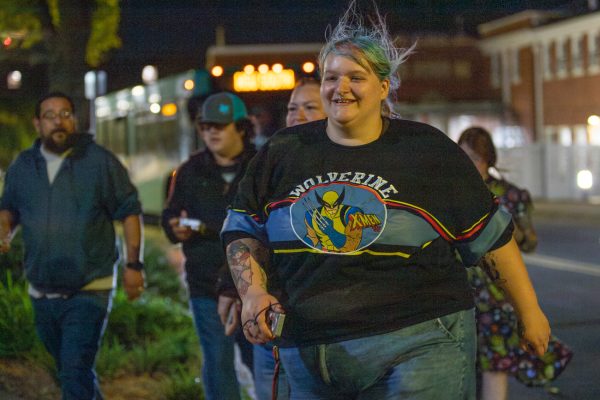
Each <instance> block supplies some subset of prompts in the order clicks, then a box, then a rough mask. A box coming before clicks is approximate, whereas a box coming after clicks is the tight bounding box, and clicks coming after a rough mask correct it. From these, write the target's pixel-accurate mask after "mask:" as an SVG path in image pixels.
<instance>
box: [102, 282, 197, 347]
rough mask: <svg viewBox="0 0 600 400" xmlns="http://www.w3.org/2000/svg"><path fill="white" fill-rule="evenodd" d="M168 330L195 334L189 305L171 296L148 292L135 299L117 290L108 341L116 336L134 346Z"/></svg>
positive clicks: (157, 336) (122, 342)
mask: <svg viewBox="0 0 600 400" xmlns="http://www.w3.org/2000/svg"><path fill="white" fill-rule="evenodd" d="M167 331H173V332H178V331H187V332H190V334H191V335H193V334H194V331H193V324H192V318H191V315H190V313H189V311H188V310H187V309H186V308H184V307H183V306H181V305H180V304H179V303H176V302H174V301H172V300H171V299H169V298H163V297H157V296H152V295H147V294H144V295H143V296H142V298H140V299H138V300H137V301H134V302H131V301H128V300H127V299H126V298H125V294H124V293H123V292H122V291H118V292H117V295H116V296H115V298H114V301H113V309H112V311H111V313H110V317H109V322H108V326H107V330H106V334H105V336H104V338H105V340H108V341H112V340H114V339H115V338H116V339H118V341H119V342H120V343H121V344H122V345H124V346H125V348H131V347H132V346H133V345H134V344H139V343H144V342H145V341H146V340H155V339H158V338H159V337H160V336H161V335H163V334H165V332H167Z"/></svg>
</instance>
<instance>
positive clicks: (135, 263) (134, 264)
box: [125, 261, 144, 271]
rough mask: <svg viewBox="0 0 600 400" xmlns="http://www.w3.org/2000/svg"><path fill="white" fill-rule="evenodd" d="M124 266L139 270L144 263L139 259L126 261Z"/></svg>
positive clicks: (142, 267)
mask: <svg viewBox="0 0 600 400" xmlns="http://www.w3.org/2000/svg"><path fill="white" fill-rule="evenodd" d="M125 267H126V268H129V269H133V270H136V271H141V270H143V269H144V263H143V262H141V261H133V262H128V263H127V264H125Z"/></svg>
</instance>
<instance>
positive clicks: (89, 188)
mask: <svg viewBox="0 0 600 400" xmlns="http://www.w3.org/2000/svg"><path fill="white" fill-rule="evenodd" d="M74 111H75V110H74V106H73V102H72V100H71V99H70V97H69V96H67V95H65V94H64V93H59V92H54V93H50V94H47V95H45V96H43V97H42V98H41V99H40V100H39V101H38V103H37V105H36V108H35V116H34V118H33V125H34V127H35V129H36V131H37V132H38V134H39V138H38V139H37V140H36V142H35V143H34V144H33V146H32V147H31V148H29V149H27V150H25V151H23V152H22V153H21V154H20V155H19V156H18V158H17V159H16V160H15V161H14V162H13V163H12V164H11V166H10V167H9V169H8V171H7V174H6V180H5V184H4V193H3V195H2V199H1V200H0V252H8V251H9V250H10V241H11V238H12V236H13V234H14V231H15V228H16V227H17V226H18V225H20V226H21V227H22V229H23V240H24V243H25V253H26V255H25V273H26V276H27V279H28V281H29V294H30V296H31V299H32V303H33V309H34V314H35V326H36V330H37V333H38V335H39V336H40V339H41V340H42V342H43V343H44V345H45V346H46V348H47V349H48V351H49V353H50V354H51V355H52V357H53V358H54V360H55V361H56V367H57V370H58V375H59V378H60V383H61V388H62V392H63V399H78V400H81V399H101V398H102V395H101V393H100V388H99V386H98V381H97V379H96V374H95V372H94V362H95V358H96V353H97V351H98V347H99V344H100V339H101V337H102V333H103V328H104V326H105V320H106V318H107V316H108V312H109V310H110V302H111V298H112V292H113V289H114V282H115V279H114V275H115V271H116V266H117V263H118V260H119V253H118V249H117V248H116V246H115V230H114V226H113V221H115V220H119V221H122V223H123V232H124V237H125V246H126V261H127V264H126V268H125V269H124V272H123V282H124V289H125V291H126V293H127V295H128V297H129V298H130V299H135V298H137V297H138V296H139V295H140V294H141V292H142V291H143V287H144V276H143V272H142V268H143V264H142V262H141V258H140V256H141V254H140V248H141V239H142V229H141V217H140V214H141V206H140V203H139V201H138V196H137V191H136V189H135V188H134V186H133V185H132V184H131V182H130V180H129V177H128V174H127V171H126V170H125V168H124V167H123V166H122V165H121V164H120V162H119V161H118V159H117V158H116V157H115V156H114V155H112V154H111V153H110V152H108V151H107V150H106V149H104V148H102V147H101V146H99V145H97V144H95V143H94V141H93V138H92V136H91V135H89V134H85V133H77V132H76V126H77V124H76V120H75V116H74Z"/></svg>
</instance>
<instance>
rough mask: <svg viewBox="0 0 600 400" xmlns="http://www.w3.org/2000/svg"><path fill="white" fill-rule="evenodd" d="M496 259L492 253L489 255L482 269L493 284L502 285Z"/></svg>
mask: <svg viewBox="0 0 600 400" xmlns="http://www.w3.org/2000/svg"><path fill="white" fill-rule="evenodd" d="M496 265H497V261H496V257H495V256H494V255H493V254H492V253H487V254H486V255H485V257H484V258H483V260H482V262H481V267H482V269H483V270H484V271H485V272H486V273H487V274H488V276H489V277H490V279H491V280H492V281H493V282H499V283H501V282H502V280H501V279H500V272H499V271H498V269H497V267H496Z"/></svg>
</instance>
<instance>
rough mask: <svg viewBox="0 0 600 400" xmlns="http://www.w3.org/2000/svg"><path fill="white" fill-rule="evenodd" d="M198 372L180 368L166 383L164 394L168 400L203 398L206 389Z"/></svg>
mask: <svg viewBox="0 0 600 400" xmlns="http://www.w3.org/2000/svg"><path fill="white" fill-rule="evenodd" d="M198 373H199V371H197V372H195V373H194V372H192V371H190V370H189V369H185V368H179V369H178V370H177V372H176V373H175V374H173V375H171V376H170V377H169V378H168V379H167V380H166V381H165V383H164V386H163V396H164V398H165V399H166V400H203V399H204V398H205V397H204V390H203V388H202V384H201V381H200V378H199V377H198Z"/></svg>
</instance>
